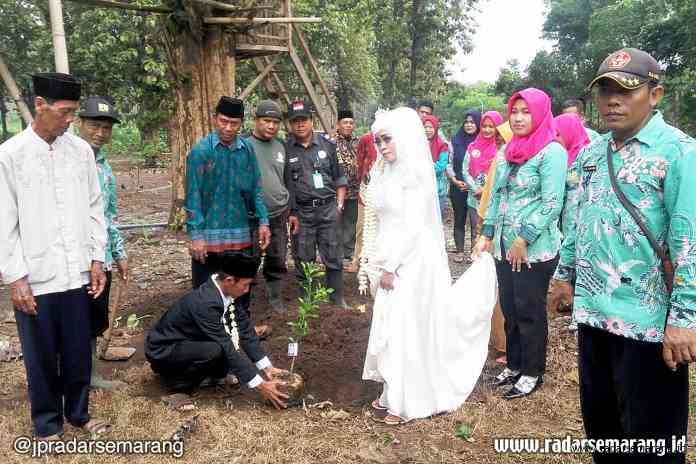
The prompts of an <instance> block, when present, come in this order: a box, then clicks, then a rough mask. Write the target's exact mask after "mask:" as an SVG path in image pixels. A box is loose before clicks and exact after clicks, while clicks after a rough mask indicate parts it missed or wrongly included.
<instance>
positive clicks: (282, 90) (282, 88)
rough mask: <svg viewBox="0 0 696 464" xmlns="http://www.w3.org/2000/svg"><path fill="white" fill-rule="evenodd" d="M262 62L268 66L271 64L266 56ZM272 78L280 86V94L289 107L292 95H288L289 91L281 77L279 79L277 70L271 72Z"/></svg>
mask: <svg viewBox="0 0 696 464" xmlns="http://www.w3.org/2000/svg"><path fill="white" fill-rule="evenodd" d="M261 60H262V61H263V62H264V63H266V64H268V63H269V61H268V58H267V57H265V56H264V57H263V58H261ZM271 76H273V80H274V82H275V85H276V86H278V90H280V94H281V95H283V97H284V98H285V102H286V103H287V104H288V105H289V104H290V94H289V93H288V90H287V89H286V88H285V84H283V81H282V80H281V79H280V77H278V73H277V72H276V70H275V69H273V70H272V71H271Z"/></svg>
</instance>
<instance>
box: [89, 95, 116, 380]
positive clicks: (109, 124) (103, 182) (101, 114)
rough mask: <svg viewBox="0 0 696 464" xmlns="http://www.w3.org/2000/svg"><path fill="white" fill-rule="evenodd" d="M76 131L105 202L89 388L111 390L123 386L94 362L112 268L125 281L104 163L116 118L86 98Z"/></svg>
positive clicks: (110, 108) (105, 322) (101, 101)
mask: <svg viewBox="0 0 696 464" xmlns="http://www.w3.org/2000/svg"><path fill="white" fill-rule="evenodd" d="M79 117H80V119H79V120H78V124H77V125H78V128H79V131H80V137H82V138H83V139H84V140H85V141H86V142H87V143H89V145H90V146H91V147H92V150H93V151H94V157H95V160H96V163H97V174H99V185H100V187H101V191H102V196H103V198H104V218H105V219H106V235H107V242H106V256H105V261H104V270H105V272H106V286H105V287H104V292H103V293H102V294H101V295H100V296H99V298H97V299H96V300H92V301H91V302H90V303H91V309H90V317H91V331H92V332H91V335H92V376H91V380H90V387H91V388H104V389H114V388H118V387H122V386H125V384H124V383H123V382H120V381H118V380H115V381H111V380H106V379H104V378H103V377H101V376H100V375H99V373H98V372H97V369H96V362H97V349H96V348H97V337H99V336H100V335H102V334H103V333H104V331H105V330H106V329H107V328H108V327H109V292H110V290H111V271H112V269H113V267H114V264H115V265H116V267H117V268H118V272H119V276H120V278H121V280H122V281H123V283H125V282H126V281H127V280H128V255H127V254H126V247H125V242H124V241H123V237H122V236H121V232H120V231H119V230H118V227H116V220H117V217H118V205H117V198H116V177H115V176H114V173H113V171H112V170H111V166H110V165H109V162H108V161H107V160H106V156H105V153H104V150H103V149H102V148H103V147H104V146H105V145H108V144H109V143H111V135H112V130H113V126H114V124H118V123H120V122H121V121H120V120H119V115H118V113H117V112H116V109H115V108H114V105H113V104H112V103H111V102H109V101H108V100H106V99H105V98H102V97H89V98H87V99H86V100H85V101H84V103H83V105H82V110H81V111H80V113H79Z"/></svg>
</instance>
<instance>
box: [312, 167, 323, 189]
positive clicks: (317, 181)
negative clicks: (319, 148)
mask: <svg viewBox="0 0 696 464" xmlns="http://www.w3.org/2000/svg"><path fill="white" fill-rule="evenodd" d="M312 180H313V181H314V188H315V189H322V188H324V178H323V177H322V176H321V172H319V171H314V174H312Z"/></svg>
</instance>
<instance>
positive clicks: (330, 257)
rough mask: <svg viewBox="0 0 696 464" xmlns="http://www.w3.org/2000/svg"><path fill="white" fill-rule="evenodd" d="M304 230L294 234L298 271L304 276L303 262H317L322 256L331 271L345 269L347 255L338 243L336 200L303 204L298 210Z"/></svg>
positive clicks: (301, 228) (294, 250)
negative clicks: (344, 259)
mask: <svg viewBox="0 0 696 464" xmlns="http://www.w3.org/2000/svg"><path fill="white" fill-rule="evenodd" d="M297 216H298V219H299V220H300V232H299V233H298V234H297V235H295V236H294V237H293V242H292V244H293V247H292V251H293V257H294V258H295V272H296V274H297V277H298V278H299V279H302V266H301V263H313V262H314V261H315V259H316V256H317V248H319V256H321V260H322V262H323V263H324V266H326V270H327V271H343V259H342V258H343V256H342V252H341V250H340V247H339V245H338V210H337V208H336V201H335V200H333V201H329V202H328V203H326V204H325V205H320V206H317V207H316V208H315V207H312V206H300V207H299V209H298V212H297Z"/></svg>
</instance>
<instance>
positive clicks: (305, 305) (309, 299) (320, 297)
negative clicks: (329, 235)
mask: <svg viewBox="0 0 696 464" xmlns="http://www.w3.org/2000/svg"><path fill="white" fill-rule="evenodd" d="M301 266H302V275H303V279H302V283H301V288H302V296H300V297H299V298H298V299H297V300H298V302H299V305H298V307H297V319H295V320H294V321H290V322H288V325H289V326H290V328H291V331H292V336H291V337H290V344H289V345H288V356H290V357H292V361H291V363H290V373H291V374H292V372H293V370H294V368H295V359H296V358H297V355H298V354H299V346H300V341H301V340H302V339H303V338H304V337H306V336H307V335H308V334H309V330H310V327H309V322H310V321H311V320H312V319H318V318H319V305H320V304H322V303H327V302H328V301H329V295H330V294H331V292H333V289H330V288H326V287H325V286H324V285H323V283H322V280H323V277H324V271H322V270H321V269H320V268H319V266H317V264H316V263H302V264H301Z"/></svg>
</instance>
